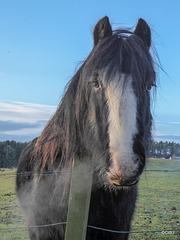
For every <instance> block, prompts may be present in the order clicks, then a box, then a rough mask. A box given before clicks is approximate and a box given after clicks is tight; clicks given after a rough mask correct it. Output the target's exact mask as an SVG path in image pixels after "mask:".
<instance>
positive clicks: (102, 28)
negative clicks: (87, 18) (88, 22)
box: [93, 16, 112, 46]
mask: <svg viewBox="0 0 180 240" xmlns="http://www.w3.org/2000/svg"><path fill="white" fill-rule="evenodd" d="M93 36H94V46H96V45H97V44H98V42H99V41H101V40H102V39H104V38H105V37H110V36H112V28H111V25H110V23H109V18H108V17H106V16H105V17H103V18H102V19H100V20H99V21H98V22H97V24H96V26H95V28H94V34H93Z"/></svg>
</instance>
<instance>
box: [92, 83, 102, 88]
mask: <svg viewBox="0 0 180 240" xmlns="http://www.w3.org/2000/svg"><path fill="white" fill-rule="evenodd" d="M93 86H94V88H96V89H100V88H101V86H100V84H99V82H98V81H95V82H94V83H93Z"/></svg>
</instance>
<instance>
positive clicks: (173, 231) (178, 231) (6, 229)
mask: <svg viewBox="0 0 180 240" xmlns="http://www.w3.org/2000/svg"><path fill="white" fill-rule="evenodd" d="M61 172H64V171H56V172H54V171H48V172H43V174H44V175H47V176H48V175H49V176H52V175H57V174H60V173H61ZM145 172H157V173H158V172H162V173H178V172H180V169H176V170H174V169H172V170H171V169H164V170H162V169H149V170H145ZM16 175H25V176H31V175H39V173H34V172H21V173H4V172H2V173H0V176H16ZM173 201H176V200H175V199H173ZM176 202H178V200H177V201H176ZM13 207H17V208H18V205H17V204H16V203H11V204H9V208H10V209H11V210H12V208H13ZM8 219H9V218H7V219H6V218H5V219H4V222H6V220H8ZM18 223H23V220H22V219H20V218H18V217H17V218H16V217H14V218H13V224H18ZM59 225H66V222H57V223H52V224H45V225H34V226H17V227H3V228H0V239H2V240H8V239H11V240H12V238H9V237H8V236H6V237H4V235H3V233H6V232H13V231H21V230H28V229H30V228H45V227H53V226H59ZM87 227H88V228H91V229H96V230H97V231H105V232H111V233H115V234H141V233H144V234H150V233H152V234H155V233H157V234H158V233H159V234H173V235H177V236H179V235H180V228H176V229H168V230H166V229H162V230H142V231H117V230H113V229H106V228H101V227H97V226H92V225H87ZM21 239H29V238H28V237H26V236H24V237H23V238H21ZM169 239H170V238H169ZM174 239H175V238H174ZM177 239H178V238H177Z"/></svg>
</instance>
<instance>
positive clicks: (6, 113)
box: [0, 101, 56, 123]
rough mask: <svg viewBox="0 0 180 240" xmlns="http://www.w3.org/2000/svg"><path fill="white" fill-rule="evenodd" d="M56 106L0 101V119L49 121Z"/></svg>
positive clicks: (24, 121) (34, 121)
mask: <svg viewBox="0 0 180 240" xmlns="http://www.w3.org/2000/svg"><path fill="white" fill-rule="evenodd" d="M55 110H56V106H50V105H42V104H35V103H24V102H13V101H0V121H12V122H18V123H36V122H39V121H48V120H49V118H50V117H51V116H52V115H53V114H54V112H55Z"/></svg>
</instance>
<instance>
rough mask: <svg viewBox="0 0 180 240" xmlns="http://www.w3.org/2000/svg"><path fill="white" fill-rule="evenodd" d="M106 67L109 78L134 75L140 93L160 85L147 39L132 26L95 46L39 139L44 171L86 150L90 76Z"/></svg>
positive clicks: (66, 163) (36, 154)
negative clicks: (83, 134) (146, 44)
mask: <svg viewBox="0 0 180 240" xmlns="http://www.w3.org/2000/svg"><path fill="white" fill-rule="evenodd" d="M104 69H105V70H106V79H107V81H110V80H111V79H112V75H114V74H117V73H118V74H119V75H120V74H121V73H127V74H131V75H132V76H133V79H134V81H133V83H134V89H135V91H136V92H137V95H138V96H141V95H142V94H144V90H145V89H147V90H149V89H150V88H151V86H155V85H156V82H155V81H156V77H155V71H154V62H153V60H152V57H151V55H150V54H149V51H148V49H147V47H146V46H145V44H144V43H143V41H142V40H141V39H140V38H139V37H138V36H136V35H135V34H133V32H131V31H129V30H128V29H120V30H115V31H113V34H112V36H111V37H107V38H105V39H104V40H103V41H102V42H101V43H99V44H97V46H94V48H93V50H92V52H91V53H90V54H89V56H88V57H87V59H86V60H85V61H84V62H83V64H82V65H81V67H80V68H79V70H78V71H77V73H76V74H75V75H74V77H73V78H72V79H71V80H70V82H69V84H68V86H67V88H66V89H67V90H66V92H65V94H64V97H63V98H62V100H61V102H60V105H59V107H58V109H57V111H56V113H55V115H54V116H53V118H52V119H51V120H50V122H49V123H48V124H47V126H46V127H45V129H44V130H43V132H42V135H41V136H40V137H39V138H38V140H37V143H36V146H35V150H34V152H33V158H34V157H35V158H34V159H36V161H37V159H39V161H40V162H39V165H41V167H42V170H43V169H44V168H45V166H48V167H47V168H50V169H52V168H54V167H53V166H55V167H58V166H59V167H62V166H70V165H71V163H72V159H73V155H74V154H77V155H81V154H84V153H85V148H84V146H83V142H84V139H82V135H81V132H82V131H83V129H84V127H85V121H86V116H87V112H88V103H89V96H90V92H89V86H88V84H89V82H88V81H86V79H87V76H89V75H91V74H92V73H94V75H96V74H98V72H99V71H101V70H104Z"/></svg>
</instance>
